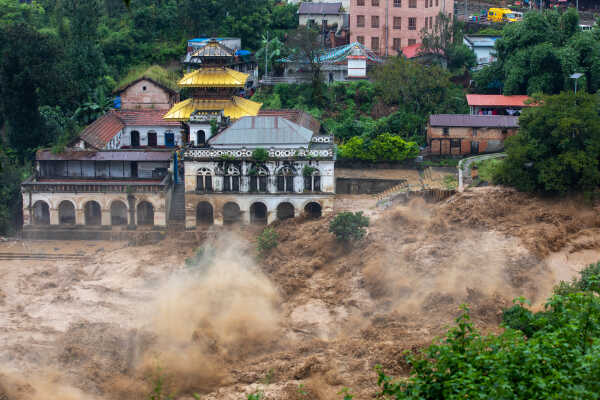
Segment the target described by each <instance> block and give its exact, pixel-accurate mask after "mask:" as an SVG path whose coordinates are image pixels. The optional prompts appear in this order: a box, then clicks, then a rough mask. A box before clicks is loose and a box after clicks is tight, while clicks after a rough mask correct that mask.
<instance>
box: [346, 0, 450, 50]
mask: <svg viewBox="0 0 600 400" xmlns="http://www.w3.org/2000/svg"><path fill="white" fill-rule="evenodd" d="M453 9H454V0H351V3H350V42H359V43H362V44H364V45H365V46H366V47H367V48H370V49H371V50H373V51H374V52H376V53H378V54H379V55H382V56H395V55H396V54H398V53H397V51H398V50H401V49H402V48H403V47H405V46H409V45H413V44H416V43H418V42H420V32H421V29H423V28H427V29H433V24H434V23H435V21H436V17H437V16H438V15H439V13H440V12H443V13H446V14H448V15H449V16H452V12H453Z"/></svg>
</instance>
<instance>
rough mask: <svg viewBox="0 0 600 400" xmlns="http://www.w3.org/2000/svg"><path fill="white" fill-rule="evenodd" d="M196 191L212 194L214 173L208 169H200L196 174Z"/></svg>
mask: <svg viewBox="0 0 600 400" xmlns="http://www.w3.org/2000/svg"><path fill="white" fill-rule="evenodd" d="M196 191H198V192H212V191H213V178H212V171H211V170H210V169H208V168H198V171H197V172H196Z"/></svg>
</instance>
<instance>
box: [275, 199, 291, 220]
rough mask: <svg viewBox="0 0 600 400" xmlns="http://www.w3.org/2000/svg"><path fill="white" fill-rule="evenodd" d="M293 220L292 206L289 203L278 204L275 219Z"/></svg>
mask: <svg viewBox="0 0 600 400" xmlns="http://www.w3.org/2000/svg"><path fill="white" fill-rule="evenodd" d="M288 218H294V206H293V205H292V204H291V203H287V202H286V203H280V204H279V205H278V206H277V219H288Z"/></svg>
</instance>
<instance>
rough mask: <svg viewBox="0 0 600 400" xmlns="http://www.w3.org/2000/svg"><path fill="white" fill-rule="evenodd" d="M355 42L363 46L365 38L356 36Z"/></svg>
mask: <svg viewBox="0 0 600 400" xmlns="http://www.w3.org/2000/svg"><path fill="white" fill-rule="evenodd" d="M356 41H357V42H358V43H360V44H362V45H364V44H365V37H364V36H357V37H356Z"/></svg>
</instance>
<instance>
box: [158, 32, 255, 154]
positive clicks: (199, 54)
mask: <svg viewBox="0 0 600 400" xmlns="http://www.w3.org/2000/svg"><path fill="white" fill-rule="evenodd" d="M234 57H235V54H234V51H233V50H231V49H230V48H228V47H226V46H224V45H222V44H220V43H219V42H217V41H216V40H215V39H211V40H209V41H208V43H207V44H206V45H205V46H203V47H201V48H200V49H198V50H196V51H195V52H194V53H193V54H192V58H193V59H194V60H195V61H196V64H197V65H200V68H199V69H197V70H194V71H191V72H189V73H187V74H185V75H184V76H183V78H181V79H180V80H179V82H178V85H179V86H180V87H181V88H186V89H189V90H191V97H190V98H189V99H187V100H184V101H181V102H179V103H177V104H175V105H174V106H173V107H172V108H171V109H170V110H169V111H168V112H167V113H166V114H165V115H164V117H163V118H164V119H165V120H167V121H179V122H181V123H182V125H183V127H184V129H185V134H186V139H187V143H188V144H190V145H192V146H197V147H203V146H205V145H206V142H207V141H208V139H210V137H211V136H212V134H213V131H212V129H211V122H212V123H213V124H214V122H213V121H215V122H216V123H217V124H218V125H220V126H226V125H229V123H230V121H232V120H238V119H240V118H242V117H245V116H256V115H258V112H259V110H260V108H261V107H262V103H257V102H254V101H251V100H248V99H245V98H242V97H239V96H237V94H238V93H239V92H240V90H242V89H243V88H244V86H245V85H246V81H247V80H248V77H249V75H248V74H245V73H243V72H238V71H235V70H233V69H231V68H228V66H229V65H231V64H232V63H233V62H234Z"/></svg>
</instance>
